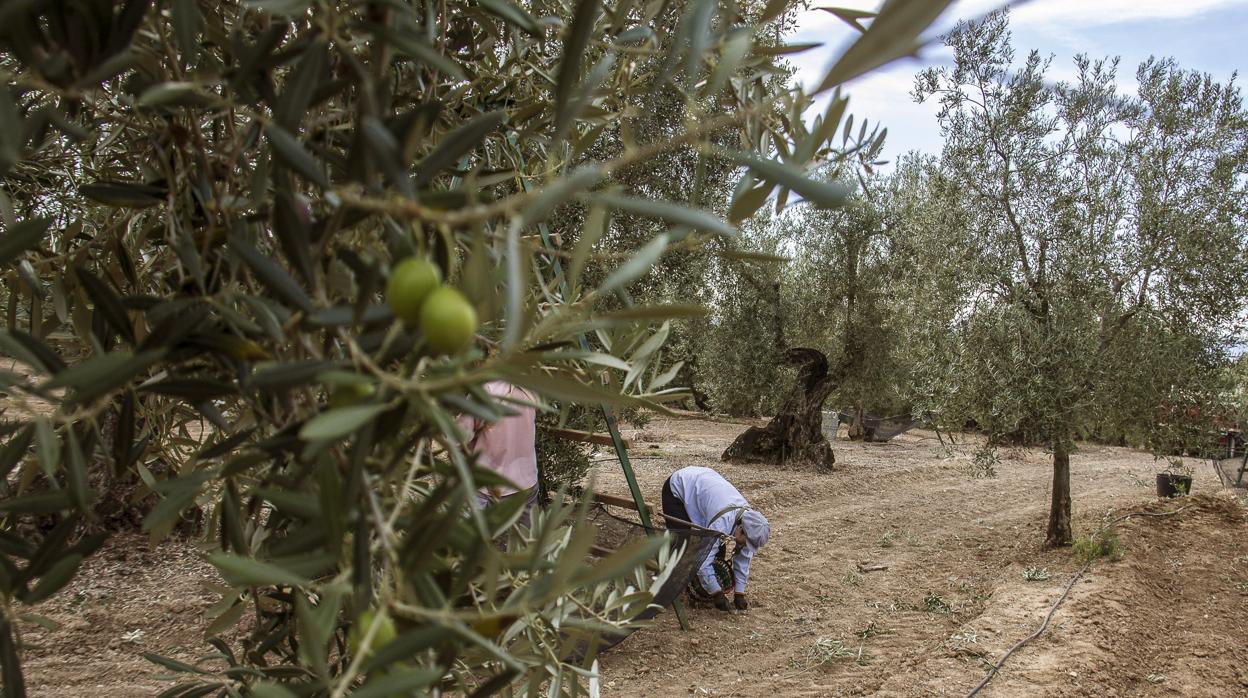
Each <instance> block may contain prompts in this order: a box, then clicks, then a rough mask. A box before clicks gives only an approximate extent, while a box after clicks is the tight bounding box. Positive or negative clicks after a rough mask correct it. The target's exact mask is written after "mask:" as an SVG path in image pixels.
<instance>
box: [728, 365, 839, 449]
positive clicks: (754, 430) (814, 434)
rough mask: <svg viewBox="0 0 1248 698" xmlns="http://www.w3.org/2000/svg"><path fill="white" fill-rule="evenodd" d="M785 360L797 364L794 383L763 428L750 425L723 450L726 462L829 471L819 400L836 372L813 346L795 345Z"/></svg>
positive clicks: (832, 383)
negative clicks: (792, 466) (771, 464)
mask: <svg viewBox="0 0 1248 698" xmlns="http://www.w3.org/2000/svg"><path fill="white" fill-rule="evenodd" d="M784 358H785V361H786V362H787V363H789V364H791V365H794V366H797V367H799V373H798V380H797V385H796V386H795V387H794V389H793V392H792V393H790V394H789V397H787V398H786V399H785V401H784V404H782V405H781V406H780V409H779V411H778V412H777V413H776V416H775V417H773V418H772V420H771V421H770V422H768V423H767V426H765V427H750V428H749V429H747V430H745V432H744V433H742V434H741V435H740V436H738V437H737V438H736V440H734V441H733V442H732V445H731V446H729V447H728V448H727V450H725V451H724V455H723V457H722V460H724V461H727V462H730V463H777V464H782V463H800V464H809V465H814V466H816V467H819V468H823V469H827V470H831V469H832V466H833V465H834V464H835V463H836V456H834V455H833V453H832V445H831V444H830V443H828V439H827V438H826V437H825V436H824V435H823V403H824V401H826V400H827V399H828V396H829V395H831V394H832V390H833V389H834V388H835V387H836V384H837V382H838V381H839V378H840V374H839V372H838V373H837V375H832V374H830V373H829V372H828V359H827V357H826V356H824V355H823V352H821V351H818V350H816V349H807V348H802V347H796V348H793V349H789V350H788V351H786V352H785V353H784Z"/></svg>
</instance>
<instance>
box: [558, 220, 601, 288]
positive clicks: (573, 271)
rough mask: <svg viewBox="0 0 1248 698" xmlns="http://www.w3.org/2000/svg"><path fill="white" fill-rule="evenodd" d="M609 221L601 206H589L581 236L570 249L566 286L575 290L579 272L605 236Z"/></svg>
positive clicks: (578, 280)
mask: <svg viewBox="0 0 1248 698" xmlns="http://www.w3.org/2000/svg"><path fill="white" fill-rule="evenodd" d="M609 226H610V221H609V220H608V218H607V210H606V209H605V208H603V207H602V206H591V207H590V209H589V212H588V213H586V214H585V224H584V225H583V226H581V234H580V236H578V237H577V239H576V247H573V248H572V260H571V262H570V263H569V264H568V286H569V287H570V288H573V289H575V288H576V286H577V284H578V283H580V280H581V272H582V271H584V269H585V262H586V261H588V259H589V253H590V252H592V251H593V249H594V245H596V244H598V241H599V240H601V239H602V236H603V235H604V234H606V232H607V228H608V227H609Z"/></svg>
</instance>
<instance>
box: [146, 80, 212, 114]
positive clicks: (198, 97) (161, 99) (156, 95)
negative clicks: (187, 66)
mask: <svg viewBox="0 0 1248 698" xmlns="http://www.w3.org/2000/svg"><path fill="white" fill-rule="evenodd" d="M215 102H216V99H215V98H214V97H212V96H211V95H207V94H204V93H203V92H201V91H200V89H199V87H198V86H197V85H196V84H195V83H193V82H178V81H171V82H161V83H157V84H155V85H152V86H151V87H149V88H147V89H146V90H143V94H141V95H139V98H138V99H137V100H135V106H137V107H139V108H140V109H157V108H160V107H207V106H211V105H212V104H214V103H215Z"/></svg>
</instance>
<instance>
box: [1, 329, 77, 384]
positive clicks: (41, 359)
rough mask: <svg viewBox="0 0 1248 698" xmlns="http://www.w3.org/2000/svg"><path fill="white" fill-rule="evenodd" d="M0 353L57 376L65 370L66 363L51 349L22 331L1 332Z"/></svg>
mask: <svg viewBox="0 0 1248 698" xmlns="http://www.w3.org/2000/svg"><path fill="white" fill-rule="evenodd" d="M0 351H3V352H4V353H6V354H8V355H9V356H11V357H13V358H15V359H17V360H18V361H21V362H22V363H24V364H26V365H28V366H30V367H32V368H37V369H39V370H41V371H44V372H46V373H50V374H53V375H55V374H57V373H60V372H61V371H64V370H65V362H64V361H62V360H61V357H59V356H57V355H56V352H54V351H52V349H51V347H49V346H48V345H47V344H46V343H45V342H44V341H43V340H41V339H39V338H37V337H33V336H31V335H29V334H27V333H25V332H22V331H21V330H12V331H9V332H5V331H2V330H0Z"/></svg>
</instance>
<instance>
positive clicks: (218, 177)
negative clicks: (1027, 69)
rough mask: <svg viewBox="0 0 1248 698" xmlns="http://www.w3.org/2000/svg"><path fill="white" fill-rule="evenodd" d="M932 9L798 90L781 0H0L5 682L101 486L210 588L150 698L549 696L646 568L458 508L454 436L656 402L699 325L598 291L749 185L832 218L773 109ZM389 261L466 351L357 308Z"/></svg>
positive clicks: (65, 568) (71, 560)
mask: <svg viewBox="0 0 1248 698" xmlns="http://www.w3.org/2000/svg"><path fill="white" fill-rule="evenodd" d="M947 4H948V3H947V2H937V3H926V2H925V3H911V2H888V3H885V5H884V6H883V8H882V10H881V13H880V14H879V16H878V17H877V18H876V19H875V20H874V21H873V22H872V23H871V25H870V27H869V28H868V29H867V30H866V32H865V34H864V35H863V37H862V39H861V40H860V41H858V42H856V43H855V44H853V45H852V46H851V47H849V48H848V49H847V50H846V51H845V53H844V54H843V55H842V57H841V58H840V59H839V60H838V61H837V62H836V63H835V64H834V65H833V66H832V67H830V68H829V70H828V72H827V74H826V75H825V76H824V78H823V79H822V80H821V82H820V84H819V85H818V87H817V88H816V89H815V90H813V91H810V92H807V91H805V90H803V89H801V88H798V87H793V86H791V85H788V84H786V83H785V82H784V80H783V76H784V75H785V72H786V71H785V68H784V67H783V66H782V65H781V64H780V62H781V61H782V60H783V56H784V55H786V54H787V53H789V52H791V51H794V50H800V49H801V47H788V46H785V45H783V44H782V43H780V42H779V41H778V40H777V39H776V36H777V35H778V32H779V31H780V30H781V29H782V28H783V27H785V26H788V25H787V24H786V23H787V22H791V18H792V13H793V12H794V11H795V10H796V9H797V7H798V4H797V3H793V2H789V1H788V0H770V1H769V2H766V3H713V2H709V0H690V1H688V2H675V3H666V2H637V1H634V0H620V1H619V2H614V3H603V2H601V1H600V0H577V1H576V2H569V3H564V2H556V1H551V0H531V1H524V2H513V1H512V0H479V1H478V0H449V1H444V2H402V1H394V0H377V1H365V2H352V3H347V2H336V1H332V0H246V1H244V2H238V1H237V0H225V1H224V2H201V1H200V0H170V1H169V2H152V1H151V0H125V1H124V2H112V1H111V0H86V1H85V2H76V3H56V2H10V3H5V4H4V5H3V7H0V73H2V74H3V77H4V84H3V86H0V177H2V178H3V196H0V224H2V226H3V236H2V237H0V266H2V267H3V269H4V271H5V274H6V284H5V287H4V297H3V301H4V303H5V306H6V309H7V317H6V321H7V323H6V329H5V330H4V331H3V332H2V333H0V348H2V349H3V352H4V354H6V355H7V356H9V357H11V358H12V359H13V366H12V369H11V370H6V371H5V372H4V373H3V374H0V377H2V378H3V382H4V389H5V391H6V393H7V394H8V398H7V401H6V413H5V416H6V418H7V421H6V422H5V425H4V428H3V431H4V436H5V441H4V443H3V445H2V446H0V473H2V474H4V475H5V478H4V480H3V482H2V483H0V488H2V489H3V491H2V492H0V496H2V501H0V601H2V603H3V605H4V613H3V617H2V619H0V671H2V673H3V683H4V693H5V695H6V696H11V697H18V696H22V695H25V689H24V680H23V675H22V671H21V647H22V644H21V628H22V625H23V624H24V623H28V622H34V621H38V618H37V617H36V616H34V615H30V614H31V613H33V611H32V609H33V608H35V607H37V605H38V604H39V603H40V602H41V601H43V600H45V599H47V598H49V597H51V596H52V595H54V594H56V593H57V592H58V591H59V590H61V589H63V588H64V587H65V585H66V584H67V583H69V582H70V581H71V580H72V578H73V577H74V575H75V573H76V571H77V570H78V568H79V567H80V566H81V564H82V562H83V560H84V559H85V558H86V557H88V556H90V555H91V554H92V553H93V552H94V551H95V550H96V549H98V547H99V546H100V545H101V543H102V541H103V538H104V536H105V535H106V530H104V529H105V527H104V526H102V525H101V524H102V521H101V518H100V516H101V515H100V512H99V510H98V505H99V504H101V503H102V502H103V501H104V499H105V498H106V497H107V495H108V494H109V492H110V490H111V488H114V487H122V488H124V489H126V491H127V492H128V494H127V496H126V497H125V498H124V501H126V502H129V503H130V506H139V507H142V510H143V514H142V515H143V517H144V518H143V527H144V528H145V529H146V530H148V531H149V532H150V534H151V536H152V538H153V540H159V539H161V538H163V537H165V536H167V535H168V534H169V533H170V532H171V531H172V530H173V529H174V528H175V527H177V526H179V525H180V524H181V523H182V522H183V521H184V520H185V519H186V518H187V517H191V518H195V517H198V522H197V526H198V530H200V531H201V532H202V535H203V537H204V539H205V544H206V545H207V546H208V548H209V552H208V559H209V560H210V561H211V562H212V563H213V565H215V567H216V568H217V569H218V570H219V572H220V574H221V576H222V578H223V580H224V581H225V588H224V591H223V592H222V594H221V599H220V603H219V604H217V605H216V607H215V608H214V609H213V611H212V613H211V619H210V624H209V625H208V627H207V628H206V633H207V635H208V637H209V642H210V644H211V645H212V647H213V654H212V655H211V656H209V657H207V658H205V659H203V660H202V661H199V662H197V663H195V664H188V663H185V662H182V661H178V660H175V659H172V658H167V657H160V656H155V655H153V656H151V659H152V660H153V661H154V662H157V663H158V664H161V665H162V666H163V667H164V668H166V669H168V670H171V671H173V672H175V673H177V674H179V675H180V676H182V677H183V680H182V681H180V682H179V683H177V684H176V685H175V686H173V687H172V688H171V689H170V690H169V691H167V692H165V695H167V696H171V697H173V696H195V695H222V696H226V695H230V696H240V695H251V696H266V697H273V696H292V695H294V696H334V697H338V696H345V695H350V694H358V695H361V696H363V695H370V696H375V695H394V694H399V693H402V694H412V693H422V692H430V691H459V692H462V693H465V694H468V693H472V694H473V695H489V694H492V693H496V692H498V691H501V690H504V689H510V690H512V691H513V692H515V693H517V694H520V695H536V694H538V693H543V694H546V695H575V694H577V693H578V692H580V691H581V690H582V689H583V687H584V684H585V682H586V681H587V679H588V678H589V677H592V676H593V673H594V669H593V667H594V664H593V654H594V648H595V647H596V639H597V638H598V637H600V636H601V635H602V634H603V633H609V632H615V631H618V629H619V628H620V627H621V626H624V625H627V624H628V623H629V622H630V619H632V618H634V617H635V616H636V615H637V614H638V613H639V612H640V611H641V610H642V609H644V608H645V607H646V605H647V603H648V601H649V599H650V598H651V592H652V591H653V590H654V589H655V588H656V587H657V586H658V585H659V584H661V583H662V581H663V580H664V579H665V575H667V574H668V573H669V572H670V569H671V567H672V564H673V563H674V556H675V552H674V551H672V550H669V549H668V548H667V547H665V546H664V544H663V541H662V539H659V538H651V539H644V540H642V541H639V542H638V543H637V544H636V545H633V546H630V547H628V548H626V549H623V550H620V551H618V552H617V553H616V554H614V555H612V556H610V557H607V558H605V559H601V560H599V561H597V562H596V563H594V564H587V557H588V553H589V552H590V548H591V546H592V543H593V532H592V530H591V529H590V527H586V526H577V525H575V523H576V521H578V520H579V513H578V512H579V509H578V508H577V507H576V506H566V505H563V504H561V503H558V502H557V503H556V505H555V506H554V507H553V508H552V509H551V510H550V511H549V512H547V513H545V514H541V515H539V516H538V517H537V518H536V521H535V523H534V525H533V526H532V528H524V527H520V528H516V527H515V526H514V522H515V521H516V519H517V518H518V515H519V512H518V510H517V507H516V503H514V502H509V503H500V504H498V505H495V506H491V507H487V508H485V509H482V508H481V507H480V506H479V505H477V504H476V503H475V502H476V499H475V497H474V493H475V491H476V490H477V488H478V487H480V486H483V485H489V484H493V483H495V482H497V476H496V475H493V474H492V472H491V471H489V470H488V469H485V468H480V467H477V466H476V464H475V463H474V462H473V461H472V459H471V458H470V457H469V455H468V454H466V453H465V452H464V449H463V446H462V443H461V442H462V437H463V434H461V433H460V431H459V429H458V428H457V427H456V424H455V421H454V420H455V417H456V416H458V415H462V414H471V415H474V416H476V417H479V418H482V419H485V420H493V419H497V418H499V417H500V416H501V415H502V414H504V413H505V411H506V409H507V406H506V404H504V403H500V402H499V401H497V400H495V399H493V398H491V397H490V396H489V395H488V394H486V393H485V392H484V390H483V389H482V385H483V384H484V383H486V382H487V381H489V380H495V379H502V380H507V381H511V382H513V383H516V384H518V385H522V386H524V387H525V388H527V389H529V390H530V391H531V392H532V393H533V394H535V395H536V396H538V398H539V403H540V406H541V407H542V408H543V409H546V410H550V409H554V408H553V407H552V405H553V404H554V403H559V404H560V405H562V406H564V407H565V408H566V407H568V406H571V405H596V404H599V403H608V404H611V405H615V406H619V407H629V406H631V407H640V406H647V407H651V408H658V407H659V405H660V403H661V402H663V401H664V400H668V399H671V398H673V397H676V396H679V395H681V394H682V393H681V392H680V391H679V390H677V389H674V388H671V387H668V386H669V384H670V383H671V378H670V377H669V374H668V372H667V371H666V370H664V371H656V370H654V369H655V365H654V362H655V360H656V358H657V357H658V355H659V354H658V349H659V347H660V346H661V345H662V344H663V342H664V339H665V338H666V336H667V334H668V332H669V329H668V328H669V327H670V326H669V325H667V324H665V323H667V322H668V321H671V320H673V319H675V320H680V319H682V318H688V317H691V316H697V315H699V314H700V312H701V311H700V310H699V309H698V308H696V307H694V306H693V305H691V304H689V303H688V302H685V303H664V304H660V305H638V304H635V303H633V302H632V301H631V300H630V294H629V293H628V289H629V288H630V287H632V286H633V285H634V284H636V283H639V282H641V281H643V280H644V279H646V278H650V277H647V274H648V273H649V272H650V270H651V269H652V268H653V267H654V266H655V264H656V263H659V262H660V261H662V260H667V259H675V257H674V255H681V254H686V253H689V252H691V251H695V250H697V249H699V248H701V247H702V246H705V245H708V244H719V243H717V242H716V241H717V240H720V239H723V238H727V237H731V236H733V235H735V234H736V233H737V227H736V225H735V222H737V221H740V220H743V219H744V218H746V217H748V216H749V215H751V214H752V213H753V212H754V211H756V210H757V209H758V208H760V207H761V206H762V205H763V204H764V203H765V202H767V201H769V200H770V201H775V202H777V204H778V205H779V206H780V207H783V206H784V203H785V202H787V201H789V200H794V201H796V200H798V199H801V200H804V201H806V202H809V203H810V204H812V205H815V206H822V207H834V206H836V205H839V204H840V203H841V202H842V201H843V199H844V198H845V196H846V192H847V187H845V186H843V185H841V184H839V183H836V182H828V181H825V180H823V179H821V178H818V177H812V176H810V175H809V174H808V172H809V171H810V170H811V168H812V166H813V164H814V163H816V162H820V161H824V160H827V159H836V158H838V157H840V154H841V150H842V149H841V148H840V146H839V144H837V143H835V142H834V141H833V135H834V134H835V132H836V131H837V130H838V129H839V127H840V125H841V118H842V117H841V114H840V113H835V112H826V113H824V114H822V115H820V116H819V117H818V118H816V119H815V120H814V121H813V122H808V121H805V120H803V115H804V114H805V113H806V112H807V110H808V109H809V108H810V107H811V105H812V104H814V102H815V100H816V99H817V97H818V95H819V94H820V93H826V92H828V91H830V90H832V89H833V88H835V87H836V86H837V85H839V84H841V83H843V82H844V81H846V80H848V79H850V78H853V77H855V76H857V75H860V74H862V73H864V72H866V71H868V70H871V69H873V68H875V67H877V66H879V65H881V64H883V63H886V62H888V61H890V60H894V59H896V58H899V57H901V56H905V55H908V54H911V53H913V52H914V51H915V50H916V49H917V47H918V46H919V45H920V38H919V35H920V33H921V32H922V31H923V30H924V29H925V28H926V27H927V26H928V24H930V23H931V21H933V19H934V18H935V17H936V16H937V15H938V14H939V13H940V12H941V11H942V10H943V9H944V7H945V6H946V5H947ZM833 103H834V104H836V103H837V102H835V101H834V102H833ZM673 168H674V169H675V170H676V171H677V172H679V173H680V175H679V176H678V177H676V178H673V177H672V176H671V171H672V169H673ZM712 171H714V172H717V173H718V174H717V176H719V177H721V178H722V177H726V176H728V175H727V173H731V176H732V178H733V180H734V183H733V186H732V187H731V189H730V190H729V191H727V192H724V191H717V192H715V193H707V192H705V191H704V187H703V185H702V184H701V183H703V182H706V181H709V180H708V179H707V178H706V177H704V176H703V173H709V172H712ZM673 180H675V181H678V182H679V183H680V186H669V183H670V182H672V181H673ZM725 208H726V209H727V213H726V214H725V212H724V211H723V209H725ZM643 223H644V225H643ZM414 255H415V256H421V257H424V258H428V259H430V260H432V261H433V262H434V263H435V264H436V265H437V267H438V268H439V269H440V274H441V276H442V278H443V279H444V280H445V283H446V284H447V285H449V286H451V287H453V288H456V289H458V290H459V291H461V292H462V293H464V294H465V295H466V296H467V297H468V298H469V299H470V300H471V302H472V304H473V306H474V309H475V312H476V314H477V315H478V316H479V317H480V320H481V325H480V327H479V331H478V333H477V336H476V339H475V342H474V344H473V346H472V347H470V348H467V349H465V350H463V351H453V352H451V353H450V355H443V354H442V353H441V352H439V351H435V348H438V347H441V348H444V349H445V348H449V347H451V346H452V345H453V344H455V343H454V342H449V341H447V340H446V338H445V337H442V336H440V335H439V333H440V332H444V331H445V328H443V327H440V326H439V325H438V324H436V323H434V324H432V325H431V324H429V323H426V322H425V321H424V320H423V317H424V313H423V309H422V315H421V317H422V319H421V321H420V322H419V323H418V324H417V325H418V326H416V327H413V326H409V325H407V324H405V323H403V322H399V321H396V319H395V318H394V317H393V315H392V313H391V311H390V308H389V307H388V306H387V304H386V303H385V302H383V301H384V296H383V289H384V288H385V286H386V281H387V278H388V275H389V273H390V270H391V269H392V268H394V267H395V265H396V264H398V263H399V262H400V261H402V260H404V259H405V258H408V257H411V256H414ZM591 338H592V343H591ZM665 378H666V380H665ZM136 502H139V503H141V504H136ZM390 623H393V624H394V627H395V633H396V636H395V637H394V639H390V638H389V637H388V635H389V634H390V632H389V628H390ZM353 626H354V630H353V631H349V629H350V628H352V627H353ZM348 634H350V635H351V637H353V638H355V639H354V640H353V641H351V642H348V640H347V638H348ZM225 637H229V638H233V640H232V641H230V642H227V641H226V640H225V639H222V638H225Z"/></svg>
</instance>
